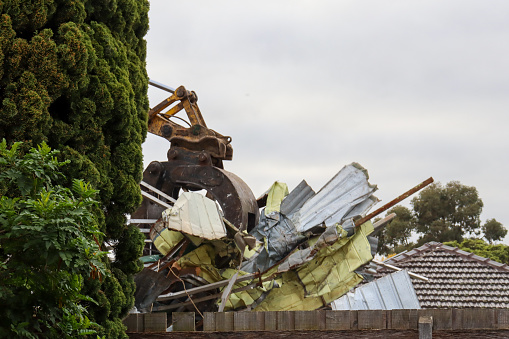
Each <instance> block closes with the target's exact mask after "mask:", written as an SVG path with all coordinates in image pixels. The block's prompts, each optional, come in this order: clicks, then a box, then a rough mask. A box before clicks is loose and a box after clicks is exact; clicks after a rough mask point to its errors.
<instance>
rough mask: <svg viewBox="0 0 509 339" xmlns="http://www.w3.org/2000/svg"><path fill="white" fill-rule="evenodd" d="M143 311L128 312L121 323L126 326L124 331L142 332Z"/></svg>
mask: <svg viewBox="0 0 509 339" xmlns="http://www.w3.org/2000/svg"><path fill="white" fill-rule="evenodd" d="M143 318H144V317H143V313H130V314H129V315H128V316H127V317H126V318H125V319H124V320H122V323H123V324H124V325H125V326H127V331H126V332H143Z"/></svg>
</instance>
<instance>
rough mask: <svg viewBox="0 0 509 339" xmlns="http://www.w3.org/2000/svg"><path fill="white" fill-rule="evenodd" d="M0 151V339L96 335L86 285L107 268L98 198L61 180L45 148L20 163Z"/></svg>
mask: <svg viewBox="0 0 509 339" xmlns="http://www.w3.org/2000/svg"><path fill="white" fill-rule="evenodd" d="M19 146H20V143H14V145H13V146H12V147H11V148H10V149H8V148H7V145H6V141H5V140H3V141H2V142H1V143H0V193H1V198H0V305H2V307H0V337H13V336H18V337H28V338H37V337H50V338H52V337H53V338H63V337H65V338H72V337H78V336H81V335H87V334H93V333H95V330H94V329H93V327H96V328H98V325H97V324H95V323H93V322H91V321H90V320H89V319H88V318H87V310H86V308H85V305H86V304H88V303H96V302H95V301H94V300H93V299H92V298H90V297H89V296H86V295H83V294H82V292H81V291H82V287H83V283H84V279H85V278H84V277H87V278H88V279H98V280H101V279H102V278H103V276H104V275H105V272H107V271H106V268H105V265H104V263H103V261H102V258H103V257H104V256H105V254H106V252H103V251H101V249H100V246H99V240H98V239H100V238H102V235H103V234H102V233H101V232H99V230H98V225H97V221H96V220H95V217H94V213H92V210H93V208H95V206H96V205H97V204H98V203H97V201H96V200H95V196H96V195H97V193H98V191H96V190H94V189H92V188H91V187H90V186H89V185H88V184H87V183H85V182H84V181H82V180H76V179H74V180H73V181H72V189H68V188H65V187H63V186H61V185H60V184H59V181H61V180H64V177H63V175H62V173H61V168H62V166H65V165H66V164H68V163H69V161H65V162H60V161H58V160H57V158H56V155H57V154H58V151H56V150H53V151H52V150H51V149H50V148H49V147H48V146H47V145H46V144H45V143H42V144H41V145H40V146H39V147H38V148H37V149H34V148H32V149H31V150H30V151H29V152H28V153H27V154H25V155H21V152H19V150H18V148H19Z"/></svg>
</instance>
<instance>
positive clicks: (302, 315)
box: [295, 311, 325, 330]
mask: <svg viewBox="0 0 509 339" xmlns="http://www.w3.org/2000/svg"><path fill="white" fill-rule="evenodd" d="M295 329H296V330H325V311H295Z"/></svg>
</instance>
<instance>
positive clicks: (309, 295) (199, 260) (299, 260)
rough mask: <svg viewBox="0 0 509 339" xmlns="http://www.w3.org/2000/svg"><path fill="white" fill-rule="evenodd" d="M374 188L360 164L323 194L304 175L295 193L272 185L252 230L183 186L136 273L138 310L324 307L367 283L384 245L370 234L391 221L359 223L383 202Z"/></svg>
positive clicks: (345, 171)
mask: <svg viewBox="0 0 509 339" xmlns="http://www.w3.org/2000/svg"><path fill="white" fill-rule="evenodd" d="M420 187H423V184H421V185H419V186H418V187H417V188H415V189H418V188H420ZM415 189H414V190H415ZM375 190H376V186H374V185H371V184H370V183H369V182H368V175H367V171H366V170H365V169H364V168H363V167H361V166H360V165H359V164H357V163H353V164H350V165H348V166H345V167H344V168H343V169H342V170H341V171H340V172H339V173H338V174H336V175H335V176H334V177H333V178H332V179H331V180H330V181H329V182H328V183H327V184H326V185H325V186H324V187H323V188H322V189H321V190H320V191H319V192H318V193H315V192H314V191H313V190H312V188H311V187H309V185H307V183H306V182H305V181H302V182H301V183H300V184H299V185H298V186H297V187H296V188H295V189H293V190H292V191H291V192H290V193H289V192H288V188H287V186H286V185H285V184H282V183H279V182H275V183H274V184H273V185H272V187H271V188H270V189H269V190H268V191H267V193H266V195H265V197H264V198H265V199H262V200H265V201H266V206H265V208H263V210H262V213H261V216H260V218H259V222H258V224H257V225H256V226H255V227H254V228H252V229H251V230H250V231H249V233H248V232H246V231H240V230H239V229H237V228H236V227H235V226H234V225H232V224H231V223H229V222H228V221H227V220H226V219H224V217H223V216H222V212H221V210H220V208H219V207H218V205H217V204H216V203H215V202H214V201H213V200H211V199H209V198H207V197H205V196H203V195H201V194H199V193H193V192H185V193H183V194H182V195H181V196H180V197H179V198H178V199H177V200H176V201H175V202H174V204H173V206H172V207H170V208H167V209H165V210H164V211H163V212H162V217H161V218H160V219H159V220H158V221H157V222H156V223H155V224H154V226H153V227H152V229H151V231H150V237H151V239H152V241H153V243H154V245H155V246H156V247H157V249H158V250H159V252H160V253H161V256H160V257H157V258H153V259H157V260H155V261H154V263H153V264H151V265H150V266H148V267H146V268H145V269H144V270H143V271H142V272H141V273H139V274H138V275H137V277H136V283H137V286H138V288H137V292H136V307H137V308H138V310H139V311H142V312H150V311H167V310H174V311H175V310H179V311H182V310H190V311H192V310H194V309H196V310H198V311H199V312H205V311H217V310H219V311H223V310H245V309H247V310H254V311H282V310H315V309H319V308H321V307H324V306H327V305H329V304H330V303H332V302H333V301H335V300H336V299H338V298H339V297H341V296H342V295H344V294H345V293H347V292H348V291H349V290H351V289H352V288H353V287H355V286H356V285H358V284H359V283H360V282H361V281H362V280H363V279H364V278H368V279H369V273H368V272H369V265H368V264H369V263H370V261H371V260H372V259H373V255H374V253H375V252H376V246H377V243H378V242H377V238H376V237H374V236H373V234H374V232H375V230H378V229H380V228H381V227H383V226H384V225H385V224H386V223H387V221H388V220H382V221H381V222H379V223H377V224H376V225H375V226H374V225H373V224H372V223H371V221H370V220H367V221H363V219H365V218H363V217H364V216H366V214H367V212H368V210H369V209H370V208H371V207H372V206H373V205H374V204H376V203H377V202H378V199H377V198H376V197H375V196H374V195H373V193H374V192H375ZM403 198H404V196H403ZM400 199H401V198H400ZM154 203H157V200H155V202H154ZM386 208H388V207H387V206H386V207H385V208H384V209H386ZM359 221H360V222H361V223H359Z"/></svg>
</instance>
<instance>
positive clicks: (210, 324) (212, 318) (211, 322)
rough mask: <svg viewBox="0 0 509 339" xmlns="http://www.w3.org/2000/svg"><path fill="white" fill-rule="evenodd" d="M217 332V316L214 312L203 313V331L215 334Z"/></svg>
mask: <svg viewBox="0 0 509 339" xmlns="http://www.w3.org/2000/svg"><path fill="white" fill-rule="evenodd" d="M215 330H216V314H215V313H214V312H205V313H203V331H205V332H214V331H215Z"/></svg>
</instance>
